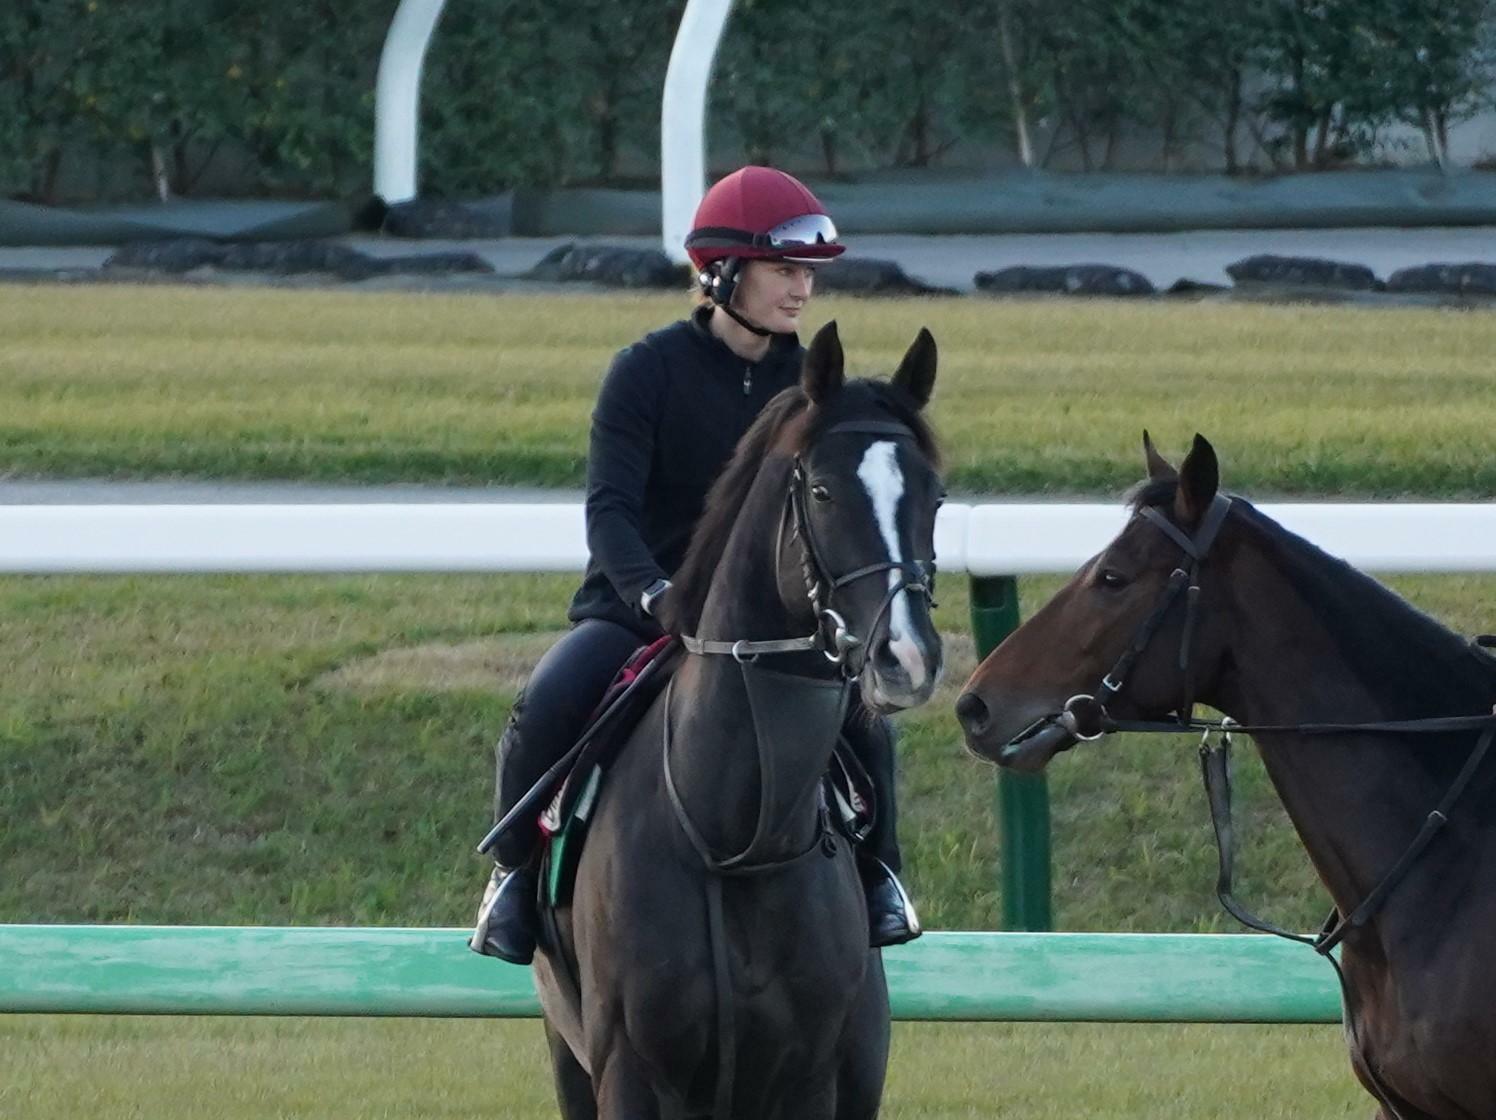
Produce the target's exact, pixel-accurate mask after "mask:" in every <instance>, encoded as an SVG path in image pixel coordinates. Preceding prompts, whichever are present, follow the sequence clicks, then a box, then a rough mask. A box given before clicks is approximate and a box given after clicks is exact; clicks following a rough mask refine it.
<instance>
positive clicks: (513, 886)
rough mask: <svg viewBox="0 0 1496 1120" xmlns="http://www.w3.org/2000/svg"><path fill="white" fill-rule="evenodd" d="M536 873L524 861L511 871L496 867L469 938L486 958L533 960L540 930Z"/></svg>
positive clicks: (520, 961) (519, 960) (474, 949)
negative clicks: (523, 863)
mask: <svg viewBox="0 0 1496 1120" xmlns="http://www.w3.org/2000/svg"><path fill="white" fill-rule="evenodd" d="M539 886H540V883H539V876H538V875H537V874H536V872H535V870H534V867H533V866H532V865H530V864H525V865H523V866H520V867H516V868H514V870H512V871H508V870H505V869H504V868H502V867H495V868H494V869H493V875H492V876H491V877H490V878H489V880H488V887H487V888H486V889H485V890H484V892H483V904H482V905H481V906H479V907H478V922H477V925H476V926H474V928H473V935H472V937H470V938H468V948H470V949H472V951H473V952H475V953H482V954H483V955H484V956H485V957H498V958H499V959H500V960H505V961H508V962H509V963H510V964H529V963H530V962H531V961H532V960H534V959H535V939H536V937H537V935H538V933H539V930H540V913H539V910H538V908H537V903H536V892H537V890H538V889H539Z"/></svg>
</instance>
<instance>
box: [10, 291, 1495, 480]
mask: <svg viewBox="0 0 1496 1120" xmlns="http://www.w3.org/2000/svg"><path fill="white" fill-rule="evenodd" d="M686 307H687V303H686V301H685V299H684V297H681V296H674V295H651V296H610V297H600V296H578V297H567V298H558V297H555V296H546V297H532V296H519V295H507V296H497V297H487V296H485V297H476V296H445V295H443V296H434V295H410V294H396V293H382V294H371V293H360V294H344V293H335V292H315V291H297V292H284V291H258V290H256V291H245V290H234V291H224V290H221V289H219V290H214V289H194V288H171V287H155V286H152V287H145V288H131V287H125V286H119V287H93V288H65V287H47V286H41V287H14V286H12V287H0V474H4V473H12V474H22V475H50V476H58V477H79V476H113V477H153V476H170V475H182V476H203V477H221V478H246V479H253V478H298V479H317V480H324V481H332V480H336V481H352V480H358V481H371V482H372V481H406V482H415V481H440V482H467V483H535V484H576V483H578V482H579V481H580V480H581V478H582V475H583V456H584V454H585V447H586V430H587V417H588V414H589V412H590V409H591V405H592V400H593V397H594V395H595V393H596V388H597V384H598V381H599V378H600V376H601V373H602V370H603V369H604V367H605V365H606V363H607V361H608V359H609V358H610V356H611V355H612V353H613V352H614V351H615V350H617V349H618V348H619V347H620V346H622V345H624V344H626V343H628V342H630V341H632V340H633V339H634V338H637V337H638V336H639V335H641V334H642V333H644V332H645V331H647V330H650V329H652V328H654V327H656V326H659V325H661V324H663V323H666V322H669V321H670V320H671V319H674V318H677V317H679V316H680V315H681V314H683V313H684V311H685V310H686ZM832 317H834V318H836V319H837V320H838V321H839V322H840V324H841V326H842V337H843V339H844V340H845V342H846V344H847V347H848V351H849V356H850V361H851V366H852V368H853V369H854V370H855V371H858V372H869V373H871V372H881V373H886V372H887V371H888V370H890V369H891V368H892V367H893V365H894V363H895V362H896V361H897V358H898V355H899V354H900V353H902V350H903V348H904V347H905V346H906V345H908V343H909V341H910V340H911V339H912V338H913V336H914V333H915V331H916V330H917V329H918V327H919V326H921V325H924V324H928V325H929V326H930V327H931V329H932V330H933V331H934V332H935V334H936V336H937V338H938V339H939V342H940V347H941V374H940V383H939V386H938V389H937V393H936V400H935V403H934V405H933V406H932V407H933V409H934V415H935V418H936V421H937V423H938V425H939V427H940V428H941V430H942V433H943V435H944V437H945V439H946V442H947V444H948V447H949V449H950V456H949V458H950V481H951V483H952V484H953V485H954V486H956V487H959V488H963V489H968V490H995V491H1006V492H1069V493H1075V492H1094V491H1097V490H1116V489H1118V488H1120V487H1122V486H1124V485H1126V484H1128V483H1130V482H1132V481H1134V480H1135V479H1136V478H1137V477H1138V476H1139V475H1140V474H1141V457H1140V455H1141V453H1140V451H1139V446H1138V443H1139V433H1140V431H1141V430H1142V429H1143V428H1144V427H1145V426H1146V427H1149V428H1151V429H1152V430H1153V432H1154V433H1155V435H1156V436H1157V437H1158V438H1159V439H1160V441H1161V444H1162V446H1164V447H1165V448H1172V449H1175V450H1178V449H1182V448H1183V447H1184V446H1186V443H1187V440H1188V438H1189V436H1190V435H1191V434H1192V433H1193V432H1195V431H1197V430H1198V431H1201V432H1204V433H1205V434H1206V435H1207V436H1209V437H1210V438H1211V439H1212V440H1213V441H1214V442H1215V443H1216V445H1217V448H1218V449H1219V450H1220V452H1221V453H1222V459H1223V463H1224V465H1225V472H1226V478H1227V481H1228V483H1229V484H1230V485H1232V486H1234V487H1236V488H1238V489H1240V490H1243V491H1245V492H1248V493H1254V492H1255V493H1257V494H1258V495H1259V496H1262V495H1264V494H1269V493H1311V494H1329V493H1336V494H1347V495H1349V494H1355V495H1399V494H1420V495H1425V496H1434V495H1438V496H1444V497H1451V496H1456V495H1460V496H1489V495H1491V494H1496V459H1493V458H1492V457H1491V456H1490V455H1489V454H1488V452H1487V447H1488V437H1489V422H1488V421H1489V417H1490V416H1491V415H1492V410H1493V406H1496V374H1493V372H1492V369H1491V364H1490V355H1491V353H1493V352H1496V316H1489V315H1484V314H1479V313H1466V312H1456V311H1434V310H1411V309H1402V310H1379V311H1374V312H1373V311H1366V310H1347V309H1343V308H1303V307H1252V306H1247V307H1244V306H1220V305H1202V304H1183V305H1180V304H1154V303H1150V304H1129V303H1125V302H1048V301H1041V302H996V301H986V300H976V299H970V300H851V299H845V298H843V299H834V298H827V299H825V300H822V301H818V302H817V303H816V304H815V305H814V314H813V315H812V317H811V320H810V322H809V323H808V324H807V331H808V330H809V329H812V328H814V327H815V326H818V325H819V323H820V322H822V321H824V320H825V319H827V318H832Z"/></svg>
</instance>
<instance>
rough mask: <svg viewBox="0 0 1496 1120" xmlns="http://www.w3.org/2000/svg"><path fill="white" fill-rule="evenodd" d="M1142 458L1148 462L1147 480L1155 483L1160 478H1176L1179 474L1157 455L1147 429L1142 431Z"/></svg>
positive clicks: (1172, 466) (1167, 461)
mask: <svg viewBox="0 0 1496 1120" xmlns="http://www.w3.org/2000/svg"><path fill="white" fill-rule="evenodd" d="M1143 457H1144V458H1145V459H1147V460H1148V478H1149V479H1150V480H1152V481H1154V482H1157V481H1158V480H1159V479H1161V478H1178V477H1179V472H1178V471H1176V470H1175V469H1174V465H1173V464H1172V463H1170V462H1169V460H1167V459H1165V458H1164V457H1163V456H1162V455H1160V454H1159V453H1158V448H1156V447H1154V446H1153V437H1152V436H1150V435H1149V434H1148V429H1147V428H1144V429H1143Z"/></svg>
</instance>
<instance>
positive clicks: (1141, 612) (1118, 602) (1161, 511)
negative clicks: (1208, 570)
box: [956, 432, 1225, 770]
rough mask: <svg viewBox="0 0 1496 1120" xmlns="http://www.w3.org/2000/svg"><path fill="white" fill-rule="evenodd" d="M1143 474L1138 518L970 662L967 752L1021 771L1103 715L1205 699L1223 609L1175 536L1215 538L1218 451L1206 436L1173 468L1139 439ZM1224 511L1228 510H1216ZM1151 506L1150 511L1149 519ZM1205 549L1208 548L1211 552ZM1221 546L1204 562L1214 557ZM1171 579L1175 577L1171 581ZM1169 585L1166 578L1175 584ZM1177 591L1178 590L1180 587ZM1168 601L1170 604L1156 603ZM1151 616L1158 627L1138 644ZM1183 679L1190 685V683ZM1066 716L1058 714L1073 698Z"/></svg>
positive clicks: (1144, 712) (960, 703)
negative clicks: (1191, 576)
mask: <svg viewBox="0 0 1496 1120" xmlns="http://www.w3.org/2000/svg"><path fill="white" fill-rule="evenodd" d="M1143 448H1144V452H1145V454H1146V456H1147V461H1148V479H1147V481H1145V482H1144V483H1143V484H1142V485H1141V486H1140V487H1139V488H1138V490H1137V491H1136V492H1135V494H1134V497H1133V508H1134V510H1135V511H1136V513H1135V515H1134V516H1133V517H1132V519H1131V520H1130V521H1129V522H1128V523H1127V525H1126V526H1125V527H1124V528H1123V529H1122V532H1121V533H1119V534H1118V535H1117V537H1116V538H1115V539H1114V540H1113V541H1112V542H1111V544H1109V545H1108V546H1107V547H1106V548H1105V549H1103V550H1102V552H1101V553H1100V554H1099V555H1097V556H1096V557H1094V558H1093V559H1092V560H1091V561H1090V562H1089V563H1087V564H1086V565H1085V566H1084V567H1082V568H1081V569H1080V571H1079V572H1077V573H1076V574H1075V577H1074V578H1073V579H1071V580H1070V582H1069V583H1068V584H1066V585H1065V586H1064V587H1063V588H1062V589H1061V590H1060V591H1059V592H1058V593H1057V594H1056V595H1055V596H1054V598H1053V599H1051V600H1050V601H1049V602H1048V603H1046V604H1045V605H1044V606H1043V607H1042V608H1041V609H1040V610H1039V611H1038V612H1037V613H1036V614H1035V615H1034V616H1033V617H1032V618H1030V619H1029V620H1028V621H1027V622H1025V623H1024V624H1023V625H1022V626H1020V627H1019V628H1018V629H1017V630H1016V631H1014V632H1013V634H1011V635H1010V636H1009V637H1008V639H1007V640H1006V641H1004V642H1003V643H1002V644H1001V645H1000V646H998V647H997V649H995V650H993V651H992V653H991V654H989V655H988V656H987V658H986V659H985V660H984V661H983V662H982V663H981V664H980V665H979V666H977V670H976V672H975V673H973V674H972V676H971V679H970V680H969V681H967V682H966V689H965V691H964V692H963V693H962V695H961V697H960V698H959V699H958V700H957V702H956V715H957V718H958V719H959V720H960V722H961V727H962V729H963V731H965V733H966V743H967V746H968V747H970V748H971V750H973V751H974V752H976V753H977V754H979V755H981V756H982V757H984V758H987V759H991V760H992V761H994V762H997V763H999V764H1001V765H1003V766H1010V767H1013V768H1015V769H1019V770H1039V769H1042V768H1043V767H1044V765H1045V764H1046V763H1047V762H1048V761H1049V760H1050V759H1051V758H1052V757H1054V755H1055V754H1057V753H1059V752H1060V751H1063V750H1067V749H1068V748H1070V747H1072V746H1074V745H1075V743H1076V742H1077V740H1078V738H1082V737H1084V738H1094V737H1096V736H1098V735H1099V734H1100V732H1101V721H1100V716H1101V710H1100V707H1099V705H1098V704H1097V703H1094V702H1090V700H1089V698H1092V697H1095V698H1098V699H1101V700H1104V702H1105V705H1106V711H1107V712H1108V713H1109V714H1111V715H1113V716H1117V717H1133V718H1152V717H1160V716H1163V715H1165V714H1166V713H1168V712H1171V711H1174V710H1176V709H1178V708H1180V707H1181V706H1184V705H1185V704H1187V703H1188V702H1189V701H1188V700H1187V699H1186V697H1187V696H1188V697H1190V698H1193V695H1194V694H1195V693H1198V694H1199V695H1200V696H1201V698H1202V699H1209V696H1210V692H1211V688H1212V685H1213V683H1214V681H1215V679H1216V678H1217V677H1218V676H1219V673H1220V666H1221V663H1222V661H1223V658H1224V651H1225V635H1224V633H1223V631H1224V621H1223V612H1222V611H1221V610H1219V609H1215V610H1212V609H1210V605H1209V603H1208V602H1207V600H1209V599H1210V597H1211V595H1212V589H1213V588H1215V589H1217V593H1218V589H1219V582H1218V581H1215V580H1207V581H1204V582H1203V584H1201V590H1200V591H1199V592H1194V593H1191V592H1190V591H1189V590H1188V587H1187V586H1183V585H1187V584H1188V582H1189V581H1188V580H1186V579H1185V578H1184V573H1185V571H1187V570H1188V569H1189V568H1190V566H1191V558H1190V556H1189V555H1188V553H1187V551H1186V549H1185V547H1184V546H1183V545H1182V544H1181V543H1180V541H1179V539H1178V537H1177V536H1176V535H1175V534H1174V533H1171V532H1170V530H1169V528H1165V527H1161V526H1160V524H1158V521H1159V520H1160V519H1161V520H1163V521H1164V522H1166V524H1167V526H1170V527H1172V528H1173V529H1174V530H1175V531H1176V532H1177V534H1178V535H1179V536H1182V537H1184V538H1186V539H1196V538H1198V536H1199V534H1200V533H1201V532H1202V531H1203V532H1205V533H1208V534H1209V535H1210V536H1211V537H1212V538H1213V536H1214V530H1215V529H1216V528H1219V524H1218V522H1217V523H1216V524H1214V525H1211V524H1202V523H1205V522H1209V521H1212V520H1215V519H1214V518H1212V516H1211V511H1212V510H1213V508H1216V506H1217V503H1215V498H1216V492H1217V487H1218V483H1219V472H1218V467H1217V463H1216V455H1215V451H1214V449H1213V448H1212V447H1211V446H1210V444H1209V443H1208V442H1206V440H1205V439H1204V438H1202V437H1201V436H1198V435H1197V436H1195V442H1194V446H1193V447H1192V448H1191V450H1190V453H1189V455H1188V456H1187V457H1186V458H1185V460H1184V464H1183V466H1182V467H1180V468H1179V469H1178V470H1177V471H1176V470H1175V469H1174V468H1173V467H1172V466H1170V465H1169V463H1167V462H1166V461H1165V460H1164V459H1163V457H1162V456H1160V455H1159V454H1158V452H1157V451H1156V450H1155V449H1154V447H1153V442H1152V441H1151V440H1150V439H1149V438H1148V433H1146V432H1144V433H1143ZM1222 504H1223V503H1222ZM1146 511H1153V512H1146ZM1209 547H1210V543H1209V542H1206V544H1205V548H1206V549H1207V550H1208V549H1209ZM1223 549H1224V546H1222V548H1221V549H1217V550H1216V551H1215V552H1212V553H1211V557H1210V560H1211V564H1212V565H1214V564H1215V563H1217V562H1218V559H1219V557H1218V554H1219V553H1220V552H1221V551H1223ZM1176 572H1178V573H1180V574H1177V575H1176V574H1175V573H1176ZM1171 580H1172V581H1173V582H1172V583H1171ZM1176 584H1178V585H1181V586H1178V587H1176V586H1175V585H1176ZM1192 594H1193V595H1194V597H1195V598H1196V599H1197V600H1198V601H1197V602H1196V603H1195V605H1194V611H1193V613H1194V616H1195V619H1196V622H1195V623H1194V625H1192V626H1191V627H1190V635H1189V643H1188V658H1187V660H1188V662H1189V668H1188V674H1187V673H1186V670H1185V668H1184V667H1183V666H1182V664H1181V660H1182V656H1181V655H1182V653H1183V652H1184V646H1185V618H1186V615H1187V614H1188V613H1190V606H1189V599H1190V598H1191V596H1192ZM1166 601H1168V602H1169V603H1170V605H1169V606H1168V607H1166V608H1165V607H1163V606H1162V604H1164V603H1165V602H1166ZM1150 619H1152V620H1154V622H1155V624H1156V628H1155V629H1153V630H1152V632H1151V634H1150V635H1148V636H1147V637H1146V639H1145V640H1140V639H1143V638H1144V633H1143V632H1144V631H1145V630H1146V629H1147V628H1148V626H1149V622H1150ZM1139 645H1141V647H1142V648H1141V650H1140V652H1138V653H1137V655H1136V659H1135V660H1133V661H1132V662H1131V664H1130V665H1126V666H1122V668H1123V671H1122V673H1121V676H1122V677H1123V678H1124V679H1122V680H1121V681H1114V682H1113V683H1117V684H1120V686H1121V687H1120V689H1118V690H1117V691H1116V693H1115V695H1112V694H1111V693H1109V692H1108V691H1107V689H1105V688H1104V687H1103V681H1104V680H1105V679H1107V678H1108V676H1109V674H1113V673H1114V672H1115V671H1116V670H1118V668H1119V665H1120V663H1121V662H1122V661H1123V657H1124V654H1126V653H1127V651H1128V650H1129V649H1132V648H1134V647H1136V646H1139ZM1187 676H1188V679H1187ZM1077 697H1079V698H1084V699H1080V700H1077V702H1076V703H1074V704H1071V705H1070V715H1069V716H1068V717H1066V718H1064V719H1063V720H1059V719H1056V717H1058V716H1060V715H1061V714H1062V713H1063V712H1064V711H1065V709H1066V705H1067V702H1068V701H1070V700H1071V699H1072V698H1077Z"/></svg>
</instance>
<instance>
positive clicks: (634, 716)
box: [539, 636, 877, 909]
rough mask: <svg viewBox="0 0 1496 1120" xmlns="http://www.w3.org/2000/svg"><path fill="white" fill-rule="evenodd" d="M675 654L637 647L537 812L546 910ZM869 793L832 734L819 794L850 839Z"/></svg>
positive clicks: (869, 808) (677, 650)
mask: <svg viewBox="0 0 1496 1120" xmlns="http://www.w3.org/2000/svg"><path fill="white" fill-rule="evenodd" d="M682 653H683V649H682V647H681V645H680V643H679V642H678V641H677V640H676V639H674V638H671V637H668V636H667V637H664V638H660V639H658V640H656V641H655V642H654V643H652V644H651V645H648V646H645V647H643V648H641V649H640V650H638V651H637V652H636V653H635V654H634V655H633V656H632V657H630V658H629V660H628V662H627V663H626V664H625V665H624V667H623V668H622V669H621V670H619V673H618V676H617V677H615V678H614V680H613V683H612V684H610V685H609V686H608V689H607V691H606V692H605V693H604V694H603V699H602V702H601V703H600V704H599V705H598V706H597V708H596V710H595V711H594V712H593V714H592V717H591V718H590V719H589V720H588V722H587V725H586V727H585V728H584V729H583V731H582V734H581V736H580V737H579V738H578V743H580V744H583V745H582V747H581V750H580V751H579V752H578V753H577V756H576V760H575V762H574V763H573V764H572V766H571V769H570V771H569V772H568V773H567V774H566V776H565V777H564V778H563V779H562V780H561V781H560V784H559V786H558V787H557V789H556V793H555V796H554V797H552V798H551V799H550V803H549V804H548V805H547V806H546V808H545V811H544V812H542V813H541V815H540V831H541V834H542V836H543V837H544V838H545V839H544V851H543V854H542V857H541V874H540V899H539V901H540V903H541V904H542V906H546V907H549V908H552V909H554V908H555V907H558V906H564V905H566V904H567V903H568V902H570V900H571V889H572V885H573V883H574V882H575V880H576V869H577V864H578V863H579V862H580V859H581V854H582V845H583V843H584V842H585V839H586V836H587V828H588V825H589V824H590V823H591V820H592V813H593V810H594V809H595V808H596V806H597V798H598V794H599V793H600V792H601V790H602V785H603V782H604V780H605V778H606V775H607V772H608V769H609V767H610V766H611V765H612V763H613V762H614V761H615V760H616V759H617V758H618V754H619V750H620V749H621V747H622V746H623V744H624V742H626V741H627V739H628V737H629V734H630V732H632V731H633V729H634V726H635V725H636V724H637V723H638V721H639V720H640V718H642V716H643V715H644V713H645V712H646V711H647V710H648V709H649V706H650V704H651V703H653V702H654V699H655V697H657V696H658V695H659V694H660V692H661V691H663V689H664V687H665V685H666V684H668V683H669V681H670V678H671V677H672V676H673V675H674V673H675V670H676V669H677V668H678V667H679V665H680V661H681V656H682ZM873 790H874V787H873V783H872V779H871V778H870V777H869V776H868V773H867V771H866V769H864V767H863V765H862V763H861V762H859V761H858V759H857V756H856V755H855V754H854V753H853V752H852V750H851V748H850V746H849V745H848V744H847V741H846V739H845V737H842V738H839V739H838V741H837V745H836V749H835V750H834V751H833V752H832V758H831V764H830V767H829V768H828V770H827V773H826V776H825V778H824V779H823V780H822V786H821V798H822V804H823V805H824V806H825V807H826V808H827V809H828V810H830V816H831V819H832V820H833V822H835V823H836V824H837V826H838V827H839V828H840V830H841V832H842V833H843V835H845V836H847V837H848V838H849V839H850V840H852V841H853V842H854V843H856V842H860V841H861V840H862V839H864V838H865V837H866V836H867V834H868V833H869V832H870V831H872V827H873V824H874V822H875V820H876V813H877V809H876V799H875V797H874V792H873Z"/></svg>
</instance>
